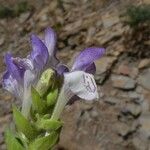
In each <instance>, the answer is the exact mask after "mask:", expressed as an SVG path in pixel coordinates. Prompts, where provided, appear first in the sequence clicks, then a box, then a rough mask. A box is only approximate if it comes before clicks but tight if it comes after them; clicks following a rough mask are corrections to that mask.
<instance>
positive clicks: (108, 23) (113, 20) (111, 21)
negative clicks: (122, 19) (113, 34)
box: [102, 13, 119, 28]
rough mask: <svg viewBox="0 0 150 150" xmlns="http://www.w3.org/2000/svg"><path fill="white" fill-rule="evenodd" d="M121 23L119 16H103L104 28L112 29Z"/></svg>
mask: <svg viewBox="0 0 150 150" xmlns="http://www.w3.org/2000/svg"><path fill="white" fill-rule="evenodd" d="M118 22H119V17H118V15H117V14H108V13H107V14H105V15H102V23H103V26H104V28H109V27H112V26H113V25H115V24H117V23H118Z"/></svg>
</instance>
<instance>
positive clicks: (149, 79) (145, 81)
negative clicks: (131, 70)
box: [138, 69, 150, 90]
mask: <svg viewBox="0 0 150 150" xmlns="http://www.w3.org/2000/svg"><path fill="white" fill-rule="evenodd" d="M138 82H139V84H141V85H142V86H143V87H144V88H146V89H148V90H150V69H148V70H146V71H144V73H142V74H141V75H140V76H139V78H138Z"/></svg>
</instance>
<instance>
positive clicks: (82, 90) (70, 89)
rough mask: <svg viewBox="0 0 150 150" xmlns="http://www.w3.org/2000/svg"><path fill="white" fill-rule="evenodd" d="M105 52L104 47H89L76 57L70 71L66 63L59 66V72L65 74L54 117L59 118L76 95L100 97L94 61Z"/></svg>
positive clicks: (88, 98)
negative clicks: (95, 78) (95, 77)
mask: <svg viewBox="0 0 150 150" xmlns="http://www.w3.org/2000/svg"><path fill="white" fill-rule="evenodd" d="M104 52H105V49H104V48H96V47H91V48H87V49H85V50H83V51H82V52H81V53H80V54H79V55H78V56H77V57H76V59H75V62H74V64H73V66H72V69H71V71H70V72H69V69H68V68H67V67H66V66H65V65H59V66H58V67H57V72H58V73H59V74H61V75H64V83H63V86H62V89H61V92H60V95H59V97H58V100H57V103H56V106H55V109H54V111H53V114H52V119H59V117H60V114H61V112H62V110H63V108H64V107H65V105H66V104H67V103H68V102H69V100H70V99H71V98H72V97H73V96H75V95H76V96H78V97H80V98H82V99H85V100H93V99H97V98H98V92H97V86H96V83H95V80H94V76H93V75H92V74H94V73H95V71H96V67H95V64H94V61H95V60H97V59H99V58H100V57H101V56H103V54H104Z"/></svg>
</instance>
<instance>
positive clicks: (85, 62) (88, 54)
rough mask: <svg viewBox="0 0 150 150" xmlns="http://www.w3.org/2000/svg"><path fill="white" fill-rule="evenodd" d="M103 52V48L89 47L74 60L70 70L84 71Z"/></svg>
mask: <svg viewBox="0 0 150 150" xmlns="http://www.w3.org/2000/svg"><path fill="white" fill-rule="evenodd" d="M104 52H105V49H104V48H97V47H91V48H86V49H85V50H83V51H82V52H81V53H80V54H79V55H78V56H77V57H76V59H75V62H74V64H73V67H72V70H86V69H87V68H88V67H89V65H91V64H92V63H93V62H94V61H95V60H97V59H99V58H100V57H101V56H102V55H103V54H104Z"/></svg>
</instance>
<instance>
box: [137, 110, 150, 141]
mask: <svg viewBox="0 0 150 150" xmlns="http://www.w3.org/2000/svg"><path fill="white" fill-rule="evenodd" d="M139 124H140V125H141V127H140V129H139V132H140V133H141V135H143V136H144V137H145V138H147V139H148V138H150V112H147V113H144V114H143V115H142V116H141V117H140V118H139Z"/></svg>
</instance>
